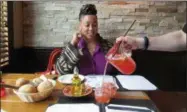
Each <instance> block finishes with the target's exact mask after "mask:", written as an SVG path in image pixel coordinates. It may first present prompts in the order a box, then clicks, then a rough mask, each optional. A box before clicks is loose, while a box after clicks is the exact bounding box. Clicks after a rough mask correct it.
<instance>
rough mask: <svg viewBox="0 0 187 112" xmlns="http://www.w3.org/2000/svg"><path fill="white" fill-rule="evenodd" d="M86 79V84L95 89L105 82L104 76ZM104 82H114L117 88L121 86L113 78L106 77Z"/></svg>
mask: <svg viewBox="0 0 187 112" xmlns="http://www.w3.org/2000/svg"><path fill="white" fill-rule="evenodd" d="M85 78H86V82H85V84H88V85H89V86H91V87H93V88H95V87H96V85H98V84H101V83H102V81H103V75H87V76H85ZM104 80H105V81H108V82H114V83H115V85H116V87H117V88H119V86H118V85H117V83H116V79H115V78H114V77H113V76H110V75H105V77H104Z"/></svg>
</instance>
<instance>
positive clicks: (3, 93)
mask: <svg viewBox="0 0 187 112" xmlns="http://www.w3.org/2000/svg"><path fill="white" fill-rule="evenodd" d="M1 83H3V82H1ZM0 89H1V90H0V91H1V96H0V97H3V96H5V95H6V90H5V88H4V87H1V88H0Z"/></svg>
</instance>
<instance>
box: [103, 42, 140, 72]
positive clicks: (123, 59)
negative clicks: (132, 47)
mask: <svg viewBox="0 0 187 112" xmlns="http://www.w3.org/2000/svg"><path fill="white" fill-rule="evenodd" d="M127 51H128V50H125V47H124V44H123V43H121V42H120V43H115V44H114V46H113V47H112V48H111V49H110V50H109V52H108V53H107V54H106V60H107V61H108V62H109V63H110V64H112V65H113V66H114V67H115V68H116V69H117V70H119V71H120V72H121V73H122V74H126V75H130V74H132V73H133V72H134V71H135V69H136V63H135V61H134V60H133V59H132V57H131V51H130V52H127Z"/></svg>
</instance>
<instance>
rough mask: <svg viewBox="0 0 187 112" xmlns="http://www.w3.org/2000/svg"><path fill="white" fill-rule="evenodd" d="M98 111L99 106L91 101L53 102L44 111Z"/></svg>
mask: <svg viewBox="0 0 187 112" xmlns="http://www.w3.org/2000/svg"><path fill="white" fill-rule="evenodd" d="M78 111H79V112H99V107H98V106H97V105H95V104H93V103H86V104H84V103H79V104H55V105H52V106H50V107H48V108H47V110H46V112H78Z"/></svg>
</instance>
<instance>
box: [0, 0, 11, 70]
mask: <svg viewBox="0 0 187 112" xmlns="http://www.w3.org/2000/svg"><path fill="white" fill-rule="evenodd" d="M8 36H9V35H8V3H7V2H6V1H0V68H2V67H4V66H6V65H8V64H9V42H8V41H9V40H8V39H9V38H8Z"/></svg>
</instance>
